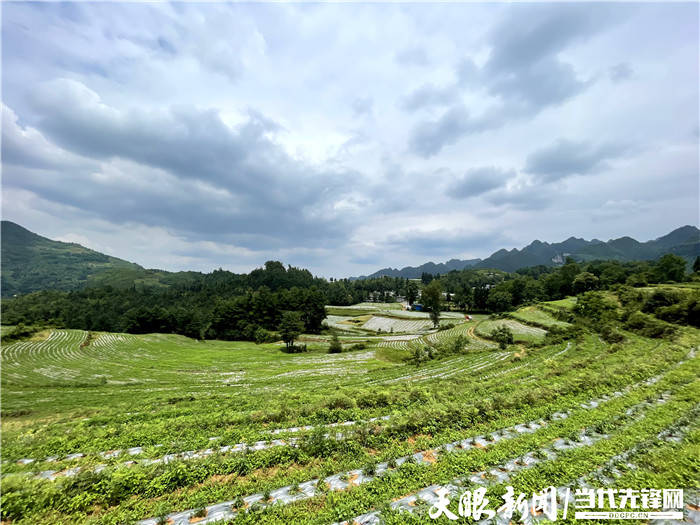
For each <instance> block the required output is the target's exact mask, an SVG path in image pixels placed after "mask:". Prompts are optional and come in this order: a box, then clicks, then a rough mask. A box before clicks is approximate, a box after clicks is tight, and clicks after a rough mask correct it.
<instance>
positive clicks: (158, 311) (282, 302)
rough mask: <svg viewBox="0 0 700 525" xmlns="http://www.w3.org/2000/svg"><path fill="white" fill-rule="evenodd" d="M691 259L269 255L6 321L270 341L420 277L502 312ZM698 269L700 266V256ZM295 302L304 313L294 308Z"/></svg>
mask: <svg viewBox="0 0 700 525" xmlns="http://www.w3.org/2000/svg"><path fill="white" fill-rule="evenodd" d="M685 267H686V265H685V261H684V260H683V259H682V258H680V257H677V256H675V255H665V256H664V257H662V258H661V259H659V260H658V261H656V262H625V263H621V262H616V261H592V262H588V263H577V262H575V261H573V260H568V261H567V262H566V264H564V265H563V266H561V267H558V268H552V267H545V266H536V267H531V268H525V269H522V270H518V271H517V272H515V273H508V272H503V271H499V270H483V269H480V270H470V269H466V270H462V271H452V272H449V273H448V274H445V275H442V276H430V277H431V278H430V279H425V280H426V281H428V283H429V284H422V283H421V285H420V286H419V284H418V283H417V282H416V281H412V280H408V279H405V278H401V277H380V278H375V279H363V280H348V279H341V280H335V279H331V280H326V279H322V278H318V277H314V276H313V275H312V274H311V272H309V271H308V270H305V269H299V268H294V267H291V266H289V267H286V268H285V266H284V265H283V264H282V263H280V262H277V261H268V262H267V263H265V266H264V267H263V268H258V269H256V270H253V271H252V272H251V273H249V274H235V273H232V272H228V271H224V270H216V271H214V272H212V273H210V274H205V275H195V276H188V278H187V279H186V280H182V281H180V282H174V283H173V284H171V285H170V286H167V287H138V288H137V287H136V286H131V287H127V288H114V287H112V286H97V287H90V288H85V289H83V290H79V291H72V292H64V291H41V292H35V293H31V294H27V295H24V296H19V297H15V298H12V299H8V300H3V323H5V324H19V323H23V324H25V325H27V324H32V325H33V324H47V325H53V326H57V327H64V328H75V329H82V330H91V331H106V332H128V333H153V332H161V333H177V334H182V335H185V336H188V337H193V338H200V339H227V340H254V341H258V342H264V341H269V340H274V339H277V338H278V337H279V335H280V334H281V333H282V332H284V333H287V332H290V331H291V332H294V331H298V329H303V331H304V332H307V333H316V332H319V331H320V330H321V329H322V322H323V319H324V318H325V317H326V311H325V305H327V304H334V305H339V306H342V305H349V304H356V303H358V302H362V301H368V300H371V301H386V302H390V301H394V300H396V297H397V296H402V297H404V298H405V299H407V300H408V302H409V303H413V302H414V301H416V300H418V297H419V288H420V287H422V288H423V290H422V292H423V296H422V298H421V300H422V301H424V302H425V303H427V304H425V306H426V307H427V309H428V310H429V311H431V310H432V311H435V312H436V313H437V312H439V310H440V308H442V307H444V304H445V302H446V303H447V304H448V305H450V306H452V307H455V308H458V309H460V310H465V311H466V310H470V311H484V312H503V311H507V310H511V309H513V308H517V307H518V306H520V305H522V304H527V303H531V302H536V301H541V300H553V299H560V298H562V297H565V296H567V295H575V294H579V293H582V292H587V291H593V290H599V289H606V288H608V287H610V286H613V285H615V284H627V285H631V286H635V287H639V286H644V285H646V284H647V283H649V282H667V281H675V282H679V281H683V280H685V279H686V278H687V276H686V273H685ZM694 270H695V271H696V275H697V272H698V271H700V259H699V260H696V263H695V267H694ZM443 293H444V294H445V296H444V297H443ZM289 312H295V313H296V314H295V315H294V316H290V315H286V317H285V314H288V313H289ZM283 321H284V323H283ZM434 321H436V319H434ZM290 327H292V329H290Z"/></svg>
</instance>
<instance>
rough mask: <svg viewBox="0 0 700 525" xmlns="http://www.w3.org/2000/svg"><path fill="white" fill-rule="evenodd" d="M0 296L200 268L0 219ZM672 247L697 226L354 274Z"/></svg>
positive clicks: (692, 244) (147, 283) (173, 277)
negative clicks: (155, 262)
mask: <svg viewBox="0 0 700 525" xmlns="http://www.w3.org/2000/svg"><path fill="white" fill-rule="evenodd" d="M0 234H1V235H2V273H1V275H0V280H1V285H2V296H3V297H8V296H9V297H11V296H13V295H19V294H25V293H30V292H34V291H38V290H46V289H53V290H76V289H79V288H83V287H85V286H101V285H109V286H114V287H119V288H121V287H126V286H137V287H141V286H143V287H152V286H158V287H160V286H169V285H171V284H174V283H176V282H183V281H186V280H189V279H193V278H194V277H195V276H197V275H200V273H199V272H168V271H165V270H153V269H146V268H143V267H142V266H139V265H138V264H136V263H132V262H129V261H125V260H123V259H119V258H117V257H112V256H109V255H105V254H103V253H100V252H97V251H94V250H91V249H89V248H85V247H84V246H81V245H79V244H76V243H68V242H61V241H53V240H51V239H47V238H46V237H42V236H41V235H37V234H36V233H33V232H31V231H29V230H27V229H26V228H23V227H22V226H20V225H19V224H15V223H14V222H10V221H2V227H1V230H0ZM666 253H673V254H676V255H680V256H681V257H684V258H685V259H686V260H688V261H692V260H694V259H695V257H697V256H699V255H700V230H699V229H698V228H696V227H695V226H683V227H681V228H678V229H676V230H673V231H672V232H671V233H669V234H667V235H664V236H663V237H659V238H658V239H654V240H651V241H646V242H639V241H636V240H635V239H632V238H631V237H620V238H619V239H611V240H609V241H600V240H598V239H593V240H591V241H587V240H585V239H579V238H576V237H569V238H568V239H566V240H565V241H563V242H559V243H551V244H550V243H547V242H542V241H537V240H536V241H533V242H531V243H530V244H529V245H527V246H525V247H524V248H522V249H520V250H518V249H515V248H514V249H512V250H498V251H497V252H495V253H493V254H492V255H490V256H489V257H488V258H486V259H468V260H459V259H450V260H449V261H447V262H444V263H433V262H428V263H425V264H422V265H420V266H407V267H405V268H402V269H400V270H399V269H396V268H384V269H381V270H378V271H376V272H374V273H373V274H371V275H368V276H362V277H358V278H359V279H364V278H372V277H381V276H384V275H387V276H391V277H404V278H409V279H417V278H420V276H421V274H422V273H423V272H427V273H430V274H433V275H436V274H444V273H448V272H450V271H452V270H463V269H465V268H493V269H498V270H504V271H509V272H512V271H515V270H518V269H519V268H524V267H527V266H536V265H540V264H542V265H545V266H556V265H559V264H563V263H564V261H565V259H566V257H572V258H573V259H575V260H577V261H589V260H593V259H614V260H617V261H631V260H653V259H656V258H658V257H660V256H661V255H664V254H666Z"/></svg>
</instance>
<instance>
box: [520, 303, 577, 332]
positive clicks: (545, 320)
mask: <svg viewBox="0 0 700 525" xmlns="http://www.w3.org/2000/svg"><path fill="white" fill-rule="evenodd" d="M509 315H510V317H512V318H513V319H517V320H518V321H522V322H524V323H530V324H532V325H535V326H539V327H541V328H544V329H549V328H554V327H556V328H568V327H570V326H571V324H569V323H567V322H565V321H559V320H558V319H556V318H554V317H553V316H552V315H551V314H550V313H548V312H546V311H545V310H543V309H542V308H538V307H537V306H525V307H524V308H520V309H519V310H516V311H515V312H511V313H510V314H509Z"/></svg>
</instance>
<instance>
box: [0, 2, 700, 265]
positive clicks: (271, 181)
mask: <svg viewBox="0 0 700 525" xmlns="http://www.w3.org/2000/svg"><path fill="white" fill-rule="evenodd" d="M1 8H2V97H1V98H2V217H3V219H7V220H12V221H15V222H17V223H19V224H21V225H22V226H24V227H26V228H28V229H30V230H32V231H34V232H36V233H39V234H40V235H44V236H46V237H49V238H52V239H57V240H63V241H69V242H78V243H80V244H82V245H84V246H87V247H89V248H93V249H95V250H98V251H101V252H104V253H108V254H110V255H114V256H118V257H121V258H123V259H127V260H130V261H134V262H137V263H139V264H141V265H142V266H145V267H148V268H162V269H166V270H199V271H205V272H208V271H211V270H213V269H216V268H224V269H228V270H232V271H236V272H247V271H250V270H251V269H253V268H255V267H259V266H261V265H262V264H263V263H264V262H265V261H267V260H280V261H282V262H284V263H285V264H291V265H293V266H299V267H305V268H309V269H310V270H311V271H312V272H313V273H314V274H316V275H321V276H325V277H347V276H351V275H360V274H368V273H371V272H373V271H375V270H377V269H379V268H383V267H386V266H391V267H402V266H406V265H419V264H422V263H424V262H427V261H430V260H432V261H434V262H442V261H445V260H448V259H451V258H460V259H469V258H474V257H482V258H485V257H487V256H488V255H489V254H491V253H492V252H494V251H496V250H498V249H500V248H507V249H510V248H514V247H517V248H520V247H522V246H525V245H526V244H528V243H530V242H531V241H532V240H534V239H540V240H542V241H549V242H558V241H562V240H564V239H566V238H568V237H570V236H575V237H583V238H586V239H591V238H598V239H601V240H607V239H610V238H617V237H621V236H624V235H629V236H632V237H634V238H636V239H638V240H641V241H645V240H649V239H654V238H657V237H659V236H661V235H664V234H666V233H668V232H669V231H671V230H673V229H675V228H677V227H680V226H682V225H685V224H692V225H698V222H699V217H698V203H699V202H700V194H699V191H700V190H699V188H698V179H699V169H698V162H699V155H700V152H699V148H698V141H699V135H700V126H699V125H698V118H699V117H698V111H699V108H698V97H699V92H698V82H699V72H698V64H699V61H700V57H699V53H698V9H699V6H698V4H697V3H685V4H680V3H677V4H669V3H663V4H662V3H659V4H654V3H644V4H624V3H622V4H620V3H617V4H603V3H587V4H561V3H558V4H554V3H551V4H550V3H537V4H518V3H515V4H513V3H511V4H506V3H485V4H476V3H462V4H432V5H421V4H401V3H383V4H381V3H375V4H335V3H334V4H330V3H329V4H279V3H262V4H252V3H246V4H227V3H214V4H201V3H191V4H189V3H170V4H166V3H148V4H137V3H101V2H95V3H10V2H3V3H2V6H1Z"/></svg>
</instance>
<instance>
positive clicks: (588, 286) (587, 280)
mask: <svg viewBox="0 0 700 525" xmlns="http://www.w3.org/2000/svg"><path fill="white" fill-rule="evenodd" d="M573 288H574V293H575V294H579V293H583V292H590V291H591V290H595V289H596V288H598V278H597V277H596V276H595V275H593V274H592V273H590V272H581V273H579V274H578V275H577V276H576V277H575V278H574V283H573Z"/></svg>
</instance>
